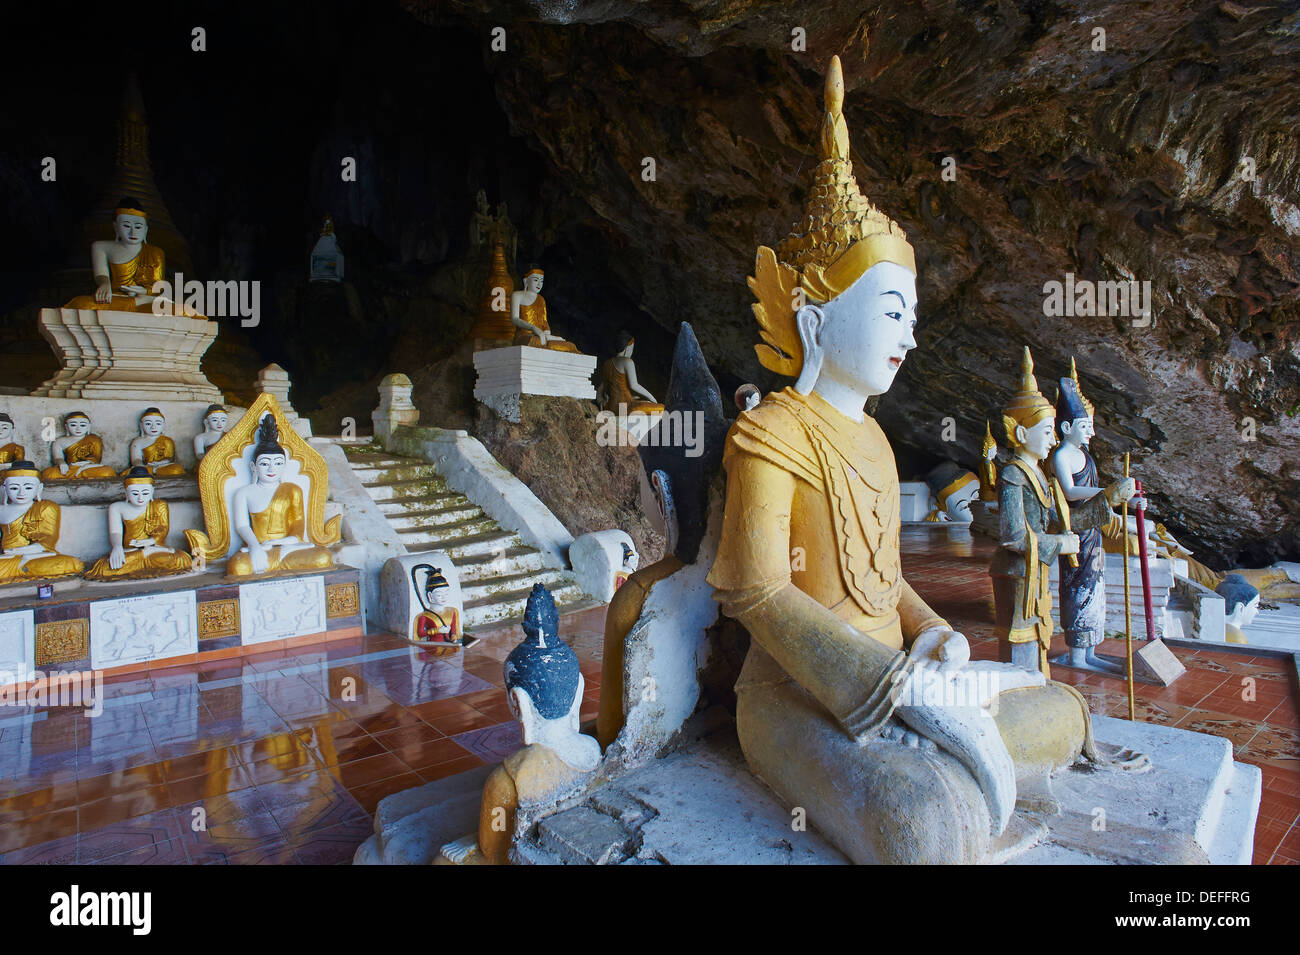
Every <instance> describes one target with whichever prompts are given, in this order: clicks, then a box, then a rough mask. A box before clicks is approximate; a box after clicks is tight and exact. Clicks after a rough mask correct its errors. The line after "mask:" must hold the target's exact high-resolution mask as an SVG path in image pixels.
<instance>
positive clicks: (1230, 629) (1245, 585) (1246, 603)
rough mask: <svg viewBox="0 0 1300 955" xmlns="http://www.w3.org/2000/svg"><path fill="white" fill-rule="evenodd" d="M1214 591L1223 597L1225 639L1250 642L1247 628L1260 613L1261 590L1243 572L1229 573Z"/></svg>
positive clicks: (1232, 641) (1231, 641)
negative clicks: (1247, 636) (1246, 631)
mask: <svg viewBox="0 0 1300 955" xmlns="http://www.w3.org/2000/svg"><path fill="white" fill-rule="evenodd" d="M1214 592H1215V593H1216V594H1218V595H1219V596H1220V597H1222V598H1223V612H1224V639H1225V640H1227V642H1228V643H1250V641H1249V640H1247V639H1246V633H1245V629H1246V627H1248V626H1250V625H1251V623H1252V622H1253V621H1254V619H1255V617H1257V616H1258V615H1259V603H1260V593H1259V591H1258V590H1257V589H1255V586H1254V585H1253V584H1251V583H1250V582H1249V581H1248V580H1246V578H1245V577H1243V576H1242V575H1241V574H1228V575H1226V576H1225V577H1224V578H1223V582H1222V583H1220V584H1219V586H1217V587H1215V588H1214Z"/></svg>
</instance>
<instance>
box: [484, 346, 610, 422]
mask: <svg viewBox="0 0 1300 955" xmlns="http://www.w3.org/2000/svg"><path fill="white" fill-rule="evenodd" d="M474 370H475V371H477V372H478V379H477V380H476V382H475V384H474V397H475V398H477V399H478V400H479V401H481V402H483V403H484V404H485V405H487V406H488V407H489V408H491V409H492V410H493V411H495V412H496V413H497V414H499V415H500V416H501V417H503V418H505V419H506V420H507V421H513V422H517V421H518V420H519V398H520V397H521V396H522V395H546V396H553V397H567V398H587V399H592V400H594V399H595V397H596V389H595V387H594V386H593V385H592V383H591V375H592V373H593V372H594V371H595V370H596V358H595V356H593V355H575V354H572V353H570V352H559V351H551V350H550V349H549V348H533V347H531V346H528V345H511V346H510V347H508V348H493V349H490V350H488V351H480V352H475V353H474Z"/></svg>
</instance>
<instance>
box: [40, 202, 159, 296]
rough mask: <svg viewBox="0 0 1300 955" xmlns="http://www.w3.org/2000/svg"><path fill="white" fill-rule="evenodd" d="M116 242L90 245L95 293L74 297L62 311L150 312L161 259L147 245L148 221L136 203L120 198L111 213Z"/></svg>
mask: <svg viewBox="0 0 1300 955" xmlns="http://www.w3.org/2000/svg"><path fill="white" fill-rule="evenodd" d="M113 231H114V232H115V233H116V238H113V239H101V240H99V241H97V242H92V243H91V245H90V267H91V269H92V270H93V271H94V273H95V291H94V292H93V293H91V294H90V295H78V296H77V297H76V298H74V299H72V300H71V301H70V302H68V304H67V305H65V306H63V307H64V308H90V309H113V310H114V311H118V312H148V311H151V310H152V308H153V300H154V296H153V295H152V294H150V293H151V290H152V289H153V286H154V283H155V282H160V281H162V280H163V271H164V269H165V256H164V255H163V250H162V249H160V248H158V246H156V245H149V244H148V243H147V242H145V237H146V236H147V235H148V234H149V220H148V216H146V215H145V212H144V208H143V205H142V204H141V202H140V200H138V199H133V198H131V197H129V196H124V197H123V198H122V199H120V200H119V201H118V204H117V208H116V209H114V210H113Z"/></svg>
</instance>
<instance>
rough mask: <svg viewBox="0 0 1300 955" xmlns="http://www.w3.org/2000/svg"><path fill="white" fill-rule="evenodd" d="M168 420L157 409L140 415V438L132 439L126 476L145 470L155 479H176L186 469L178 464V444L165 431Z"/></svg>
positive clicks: (150, 409)
mask: <svg viewBox="0 0 1300 955" xmlns="http://www.w3.org/2000/svg"><path fill="white" fill-rule="evenodd" d="M166 427H167V419H166V418H164V417H163V413H162V412H161V411H159V410H158V409H157V408H146V409H145V410H144V413H143V414H141V415H140V436H139V437H136V438H132V439H131V444H130V447H129V448H128V449H127V455H128V457H129V459H130V461H131V464H130V466H129V467H128V468H127V469H126V470H125V471H123V472H122V474H123V475H124V476H125V475H127V474H129V473H130V472H131V471H132V470H134V469H135V468H144V469H145V470H146V471H148V472H149V473H150V474H151V475H153V476H154V477H176V476H177V475H181V474H184V473H185V468H183V467H181V465H179V464H177V463H176V442H175V441H173V440H172V439H171V438H169V437H167V435H165V434H163V431H164V430H165V429H166Z"/></svg>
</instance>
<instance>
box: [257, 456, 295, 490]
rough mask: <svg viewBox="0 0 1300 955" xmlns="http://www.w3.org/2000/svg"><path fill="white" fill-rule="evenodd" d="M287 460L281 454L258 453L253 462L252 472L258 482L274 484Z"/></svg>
mask: <svg viewBox="0 0 1300 955" xmlns="http://www.w3.org/2000/svg"><path fill="white" fill-rule="evenodd" d="M286 463H287V462H286V461H285V457H284V455H283V454H259V455H258V456H257V460H256V461H254V462H253V473H254V474H255V475H256V476H257V483H258V484H275V483H276V482H278V481H279V480H280V476H281V475H283V474H284V466H285V464H286Z"/></svg>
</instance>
